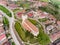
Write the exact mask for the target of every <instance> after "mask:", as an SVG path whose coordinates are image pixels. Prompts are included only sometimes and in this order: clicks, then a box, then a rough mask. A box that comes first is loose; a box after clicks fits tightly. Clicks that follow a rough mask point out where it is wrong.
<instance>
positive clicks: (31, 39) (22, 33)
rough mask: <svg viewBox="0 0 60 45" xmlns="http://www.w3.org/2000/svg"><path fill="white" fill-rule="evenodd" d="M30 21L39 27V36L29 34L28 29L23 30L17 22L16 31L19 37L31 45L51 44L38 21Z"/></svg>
mask: <svg viewBox="0 0 60 45" xmlns="http://www.w3.org/2000/svg"><path fill="white" fill-rule="evenodd" d="M28 20H29V21H30V22H31V23H32V24H34V25H38V28H39V35H38V36H37V37H35V36H34V35H32V33H30V32H28V31H27V30H26V29H23V28H22V26H21V24H20V23H19V22H16V23H15V29H16V31H17V33H18V34H19V36H20V37H21V39H22V40H23V41H24V42H28V41H29V43H32V44H34V43H40V44H41V45H47V44H49V43H50V39H49V37H48V35H47V34H45V33H44V31H43V27H42V26H41V25H40V24H39V23H38V22H37V21H36V20H33V19H28Z"/></svg>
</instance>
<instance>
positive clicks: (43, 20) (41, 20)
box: [38, 18, 47, 22]
mask: <svg viewBox="0 0 60 45" xmlns="http://www.w3.org/2000/svg"><path fill="white" fill-rule="evenodd" d="M38 20H39V21H40V22H45V21H46V20H47V18H43V19H38Z"/></svg>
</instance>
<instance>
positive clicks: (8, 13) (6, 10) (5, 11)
mask: <svg viewBox="0 0 60 45" xmlns="http://www.w3.org/2000/svg"><path fill="white" fill-rule="evenodd" d="M0 10H2V11H3V12H4V13H6V15H8V16H9V17H12V14H11V12H9V10H8V9H6V8H5V7H3V6H2V5H0Z"/></svg>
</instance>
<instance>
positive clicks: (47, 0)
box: [40, 0, 49, 2]
mask: <svg viewBox="0 0 60 45" xmlns="http://www.w3.org/2000/svg"><path fill="white" fill-rule="evenodd" d="M40 1H43V2H49V0H40Z"/></svg>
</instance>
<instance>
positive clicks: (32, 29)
mask: <svg viewBox="0 0 60 45" xmlns="http://www.w3.org/2000/svg"><path fill="white" fill-rule="evenodd" d="M22 25H23V27H24V28H25V29H26V30H28V31H30V32H31V33H32V34H37V33H38V32H39V30H38V28H37V27H36V26H35V25H33V24H32V23H31V22H29V21H28V20H25V21H24V22H22Z"/></svg>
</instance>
